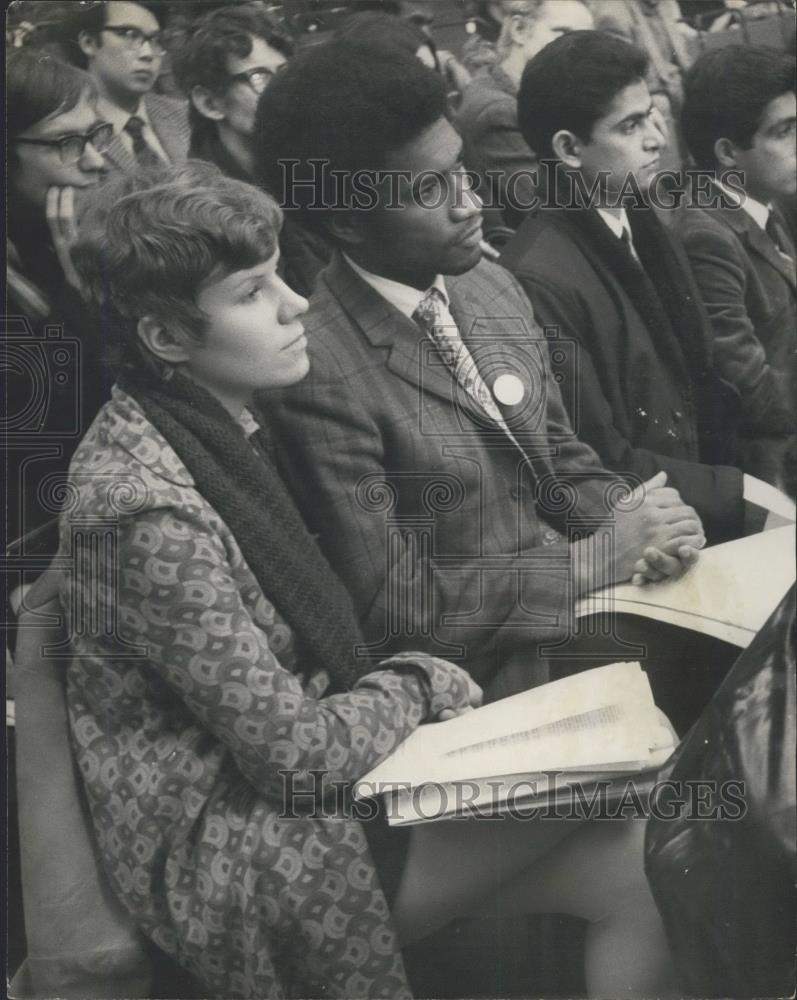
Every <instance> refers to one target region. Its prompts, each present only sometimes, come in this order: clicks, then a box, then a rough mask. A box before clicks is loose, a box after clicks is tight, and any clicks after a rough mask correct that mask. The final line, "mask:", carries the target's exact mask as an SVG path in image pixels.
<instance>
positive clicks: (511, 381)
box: [493, 375, 526, 406]
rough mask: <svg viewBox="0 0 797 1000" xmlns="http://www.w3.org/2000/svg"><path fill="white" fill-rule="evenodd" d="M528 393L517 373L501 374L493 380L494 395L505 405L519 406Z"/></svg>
mask: <svg viewBox="0 0 797 1000" xmlns="http://www.w3.org/2000/svg"><path fill="white" fill-rule="evenodd" d="M525 394H526V390H525V389H524V388H523V382H522V381H521V380H520V379H519V378H518V377H517V375H499V376H498V378H497V379H496V380H495V382H493V395H494V396H495V398H496V399H497V400H498V402H499V403H503V404H504V406H517V404H518V403H520V402H521V401H522V399H523V396H524V395H525Z"/></svg>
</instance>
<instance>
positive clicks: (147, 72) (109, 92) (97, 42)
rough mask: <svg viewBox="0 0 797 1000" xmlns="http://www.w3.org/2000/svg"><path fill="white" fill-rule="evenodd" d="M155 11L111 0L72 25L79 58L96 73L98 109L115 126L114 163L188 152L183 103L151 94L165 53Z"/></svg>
mask: <svg viewBox="0 0 797 1000" xmlns="http://www.w3.org/2000/svg"><path fill="white" fill-rule="evenodd" d="M156 10H157V8H156V7H155V6H154V5H150V4H144V3H127V2H122V0H108V2H102V3H95V4H92V5H90V6H89V7H88V8H87V9H85V10H81V11H79V12H78V14H77V15H76V16H75V18H74V19H73V21H72V24H71V37H72V43H73V46H72V47H73V51H74V54H75V61H76V62H78V63H79V64H80V65H82V66H83V67H84V68H85V69H87V70H88V72H89V73H90V74H91V76H92V77H93V78H94V80H95V82H96V85H97V91H98V94H99V100H98V111H99V113H100V115H101V117H102V118H103V119H104V120H105V121H108V122H110V123H111V124H112V125H113V130H114V134H113V137H112V139H111V141H110V143H109V144H108V146H107V148H106V149H105V151H104V155H105V159H106V161H107V163H108V165H109V166H110V167H111V168H116V169H119V170H132V169H134V168H135V167H137V166H154V165H157V164H162V163H179V162H181V161H183V160H185V158H186V155H187V153H188V135H189V132H188V116H187V109H186V106H185V103H184V102H183V101H175V100H174V99H172V98H167V97H163V96H161V95H159V94H154V93H152V89H153V87H154V86H155V82H156V80H157V78H158V73H159V71H160V67H161V63H162V61H163V56H164V52H165V49H164V45H163V39H162V36H161V28H160V24H159V22H158V18H157V14H156Z"/></svg>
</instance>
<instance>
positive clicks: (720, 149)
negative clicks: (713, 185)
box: [714, 139, 738, 167]
mask: <svg viewBox="0 0 797 1000" xmlns="http://www.w3.org/2000/svg"><path fill="white" fill-rule="evenodd" d="M714 158H715V159H716V161H717V163H718V164H719V165H720V166H721V167H735V166H738V164H737V161H736V147H735V146H734V144H733V143H732V142H731V140H730V139H717V141H716V142H715V143H714Z"/></svg>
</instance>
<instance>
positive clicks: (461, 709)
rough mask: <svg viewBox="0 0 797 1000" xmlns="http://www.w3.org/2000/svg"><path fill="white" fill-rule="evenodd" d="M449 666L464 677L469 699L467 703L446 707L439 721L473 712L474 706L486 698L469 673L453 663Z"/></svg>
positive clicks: (476, 706)
mask: <svg viewBox="0 0 797 1000" xmlns="http://www.w3.org/2000/svg"><path fill="white" fill-rule="evenodd" d="M449 667H450V668H451V670H452V671H454V670H455V671H457V673H459V674H461V675H462V677H463V678H464V680H465V682H466V685H467V699H468V701H467V704H462V705H459V706H457V707H456V708H444V709H443V711H442V712H440V714H439V715H438V716H437V721H438V722H447V721H448V720H449V719H455V718H456V717H457V716H458V715H464V714H465V712H472V711H473V709H474V708H478V707H479V706H480V705H481V703H482V701H483V699H484V692H483V691H482V689H481V688H480V687H479V685H478V684H477V683H476V681H475V680H474V679H473V678H472V677H471V676H470V674H469V673H467V672H466V671H464V670H463V669H462V667H458V666H456V665H455V664H453V663H450V664H449Z"/></svg>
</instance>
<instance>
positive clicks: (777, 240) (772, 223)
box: [765, 211, 793, 260]
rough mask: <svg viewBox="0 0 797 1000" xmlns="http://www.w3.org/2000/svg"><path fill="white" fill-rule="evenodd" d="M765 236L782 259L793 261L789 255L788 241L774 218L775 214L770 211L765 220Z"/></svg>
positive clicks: (781, 227)
mask: <svg viewBox="0 0 797 1000" xmlns="http://www.w3.org/2000/svg"><path fill="white" fill-rule="evenodd" d="M765 229H766V232H767V236H769V238H770V239H771V240H772V242H773V243H774V244H775V248H776V249H777V250H778V252H779V253H781V254H783V256H784V257H788V258H789V260H793V258H792V256H791V254H790V253H789V249H790V247H789V239H788V237H787V236H786V233H785V231H784V229H783V226H781V224H780V222H779V221H778V219H777V218H776V216H775V213H774V212H772V211H770V213H769V216H768V218H767V224H766V226H765Z"/></svg>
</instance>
